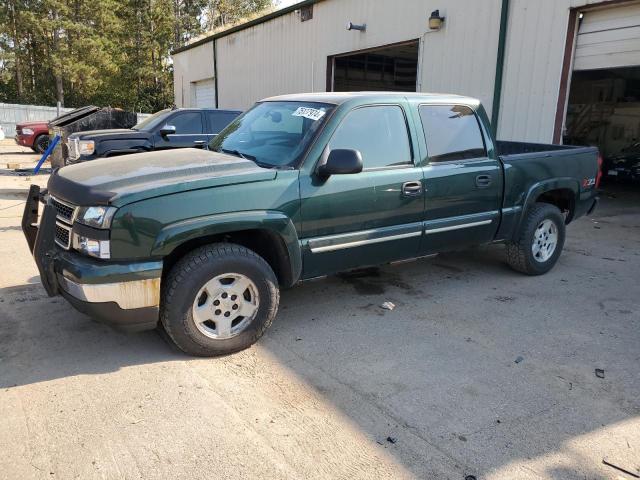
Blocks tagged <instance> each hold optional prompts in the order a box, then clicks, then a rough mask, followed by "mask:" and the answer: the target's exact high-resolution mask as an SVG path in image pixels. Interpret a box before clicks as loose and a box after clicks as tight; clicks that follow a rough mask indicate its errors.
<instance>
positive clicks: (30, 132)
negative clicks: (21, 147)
mask: <svg viewBox="0 0 640 480" xmlns="http://www.w3.org/2000/svg"><path fill="white" fill-rule="evenodd" d="M22 134H23V135H33V130H32V129H31V128H23V129H22Z"/></svg>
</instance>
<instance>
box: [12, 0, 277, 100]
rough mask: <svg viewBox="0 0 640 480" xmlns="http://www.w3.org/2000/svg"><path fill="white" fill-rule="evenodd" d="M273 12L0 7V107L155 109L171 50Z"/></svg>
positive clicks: (32, 2) (169, 84) (160, 6)
mask: <svg viewBox="0 0 640 480" xmlns="http://www.w3.org/2000/svg"><path fill="white" fill-rule="evenodd" d="M272 6H273V0H3V1H2V2H0V102H11V103H33V104H43V105H53V104H55V103H56V101H58V100H59V101H61V102H62V103H63V104H64V105H65V106H68V107H78V106H83V105H88V104H94V105H99V106H107V105H111V106H114V107H121V108H125V109H127V110H132V111H143V112H153V111H156V110H159V109H161V108H164V107H167V106H169V105H171V103H172V102H173V72H172V64H171V59H170V52H171V50H173V49H174V48H177V47H179V46H181V45H184V44H185V43H186V42H188V41H189V40H190V39H192V38H194V37H197V36H199V35H202V34H203V33H204V32H206V31H208V30H213V29H218V28H221V27H222V28H224V27H228V26H230V25H231V24H234V23H235V22H238V21H239V20H240V19H242V18H245V17H247V16H250V15H255V14H256V13H259V12H261V11H264V10H265V9H268V8H270V7H272Z"/></svg>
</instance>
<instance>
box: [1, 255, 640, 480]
mask: <svg viewBox="0 0 640 480" xmlns="http://www.w3.org/2000/svg"><path fill="white" fill-rule="evenodd" d="M574 257H577V256H572V255H567V258H565V259H563V262H566V264H567V266H569V267H573V266H575V265H577V264H578V263H579V262H581V261H582V259H581V258H574ZM564 275H565V272H564V269H563V268H558V269H556V270H554V271H553V272H551V273H550V274H549V275H548V276H545V277H544V278H545V281H544V282H542V281H540V280H536V279H532V278H530V277H525V276H521V275H519V274H516V273H514V272H512V271H511V270H509V269H508V267H506V265H504V262H503V254H502V250H501V249H500V248H498V247H495V246H493V247H483V248H478V249H476V250H471V251H466V252H460V253H456V254H447V255H441V256H439V257H435V258H431V259H423V260H418V261H416V262H413V263H407V264H400V265H394V266H387V267H384V268H382V269H371V270H366V271H361V272H351V273H349V274H346V275H341V276H336V277H330V278H328V279H326V280H323V281H317V282H308V283H306V284H303V285H302V286H299V287H298V288H295V289H292V290H290V291H285V292H283V294H282V300H281V309H280V313H279V315H278V318H277V319H276V321H275V322H274V325H273V327H272V328H271V329H270V330H269V331H267V333H266V335H265V337H264V338H263V339H262V340H261V341H260V343H259V344H258V346H256V347H254V348H253V349H252V352H253V353H255V355H257V356H258V358H260V356H269V358H273V359H275V360H276V361H277V362H278V363H279V364H280V365H282V366H283V367H284V368H286V369H287V370H289V371H290V372H292V373H293V374H294V375H293V377H294V378H296V379H298V380H299V381H300V382H303V383H304V384H305V385H307V386H308V387H309V388H311V389H313V390H314V391H315V392H316V394H317V396H318V397H320V398H322V399H323V401H325V402H329V403H330V404H332V405H333V406H335V408H336V409H337V410H338V411H340V412H341V413H342V414H343V415H344V416H345V417H347V418H348V419H349V421H350V422H351V423H353V424H354V425H356V426H357V427H358V428H359V429H360V430H361V431H362V432H364V434H365V435H366V436H367V437H368V438H370V439H371V442H372V444H375V442H377V443H378V444H379V448H382V449H385V450H386V451H387V453H388V454H389V455H391V456H392V457H393V458H394V459H395V460H396V461H397V462H398V463H399V464H401V465H402V466H403V467H405V468H406V469H407V470H408V471H409V472H411V473H412V474H413V475H415V476H416V477H418V478H445V475H446V476H449V475H454V477H453V478H464V475H470V474H472V475H476V476H477V477H478V478H486V476H487V475H488V474H489V473H495V472H496V471H499V470H500V469H501V468H506V466H508V465H511V464H512V463H513V462H519V463H526V462H528V461H533V460H532V459H536V458H538V457H544V456H545V455H547V454H553V453H554V452H558V451H565V450H566V449H567V448H568V447H567V445H568V444H570V442H571V441H572V439H575V438H576V437H579V436H584V435H590V434H594V432H598V431H599V430H600V429H604V428H608V427H611V428H615V427H614V426H615V425H617V424H624V422H628V421H629V420H633V419H634V418H635V419H636V421H637V417H638V416H639V415H640V403H639V402H638V398H640V380H639V379H638V378H637V376H636V373H637V372H635V366H637V358H636V359H635V360H634V359H633V358H632V357H633V355H635V354H633V353H630V352H633V351H635V352H637V349H636V350H634V349H635V346H637V343H638V340H640V338H639V336H640V334H639V333H638V330H639V329H637V328H635V329H632V327H633V325H634V322H636V323H635V325H636V327H637V320H635V317H633V316H631V315H628V314H623V313H620V311H634V308H635V307H637V305H635V303H634V302H635V299H632V298H627V299H621V300H620V302H619V303H618V304H616V306H615V309H614V310H611V311H610V312H608V313H609V314H610V316H608V318H607V322H608V326H607V327H606V328H604V329H603V327H602V325H601V323H600V318H601V313H600V312H599V311H594V310H593V305H591V303H590V302H589V301H588V300H585V298H588V295H586V296H585V295H584V294H583V297H576V298H573V299H572V297H571V294H573V293H575V292H573V291H572V290H571V289H570V288H569V287H568V286H567V282H566V281H564V280H566V279H565V278H564ZM548 295H552V296H553V301H552V302H550V303H548V302H543V306H544V308H540V304H541V303H540V302H541V299H543V298H548V297H545V296H548ZM564 299H568V300H567V301H564ZM385 302H390V303H391V304H392V305H393V306H392V307H391V309H390V310H389V309H385V308H383V307H382V304H383V303H385ZM595 302H596V299H595V298H594V299H593V303H594V304H595ZM581 303H583V304H581ZM611 308H614V307H611ZM0 317H1V318H0V320H1V321H0V358H1V359H2V361H1V362H0V388H3V389H11V388H13V387H16V386H20V385H28V384H33V383H39V382H46V381H50V380H55V379H59V378H64V377H70V376H77V375H92V374H102V373H109V372H114V371H118V370H120V369H122V368H125V367H129V366H135V365H144V364H152V363H161V362H175V361H185V360H189V357H186V356H185V355H183V354H181V353H179V352H177V351H175V350H174V349H173V348H171V347H169V346H168V345H167V344H166V343H165V342H164V341H163V340H162V338H161V336H160V335H158V334H157V333H156V332H147V333H142V334H136V335H126V334H120V333H118V332H115V331H113V330H111V329H109V328H107V327H104V326H102V325H99V324H96V323H94V322H92V321H91V320H89V319H88V318H87V317H85V316H83V315H81V314H79V313H77V312H75V311H74V310H72V309H71V308H70V307H69V306H68V305H67V304H66V302H64V301H63V300H62V299H60V298H53V299H51V298H48V297H47V296H46V294H45V293H44V292H43V290H42V288H41V287H40V285H24V286H20V287H9V288H4V289H0ZM559 318H561V319H562V320H563V321H561V322H559V321H558V319H559ZM600 331H605V335H606V338H609V336H616V339H615V340H611V342H612V343H609V344H608V345H609V346H608V347H607V348H605V349H600V347H598V345H599V344H598V342H606V340H605V337H602V336H601V334H600V333H599V332H600ZM584 332H587V333H584ZM625 335H626V336H625ZM594 337H595V338H594ZM594 352H596V353H594ZM255 355H254V358H253V361H255ZM594 356H596V357H597V358H598V363H597V364H594V363H590V362H591V360H590V359H592V358H593V357H594ZM231 358H233V360H234V363H240V364H241V363H243V362H245V361H248V360H247V357H245V356H243V354H240V355H238V356H234V357H231ZM518 358H522V360H520V361H516V360H517V359H518ZM210 362H211V363H209V364H199V365H200V366H199V369H200V370H204V369H205V368H211V369H215V368H217V364H218V363H219V362H224V360H221V359H211V360H210ZM203 365H204V366H203ZM598 366H606V369H607V372H609V371H612V375H614V376H615V378H616V380H617V382H619V384H620V385H624V387H620V386H617V385H616V383H614V381H613V380H605V381H602V380H600V379H598V378H596V377H595V376H594V375H593V369H594V368H595V367H598ZM607 375H609V373H607ZM252 381H256V382H258V381H260V379H254V380H252ZM265 381H270V379H269V378H268V377H266V380H265ZM289 381H291V380H289ZM257 388H259V386H258V387H257ZM533 425H535V427H534V426H533ZM388 439H391V440H392V441H390V440H388ZM320 441H326V440H320ZM632 447H633V449H636V450H630V451H631V452H637V451H638V450H637V449H638V446H637V445H633V446H632ZM630 448H631V447H630ZM569 450H570V449H569ZM569 453H571V452H569ZM601 453H603V452H600V451H598V452H597V454H598V455H600V454H601ZM604 453H607V452H604ZM626 455H629V453H626ZM569 456H570V457H571V455H569ZM571 458H573V460H572V461H571V464H569V465H558V466H556V467H554V469H553V470H549V471H548V472H547V473H545V471H544V469H542V470H536V472H535V473H536V475H534V477H537V476H538V475H539V476H543V477H544V476H545V475H550V476H551V478H567V479H569V478H577V477H576V472H577V471H579V472H581V473H582V474H584V475H586V476H587V477H588V478H603V476H602V475H601V473H600V472H601V471H600V470H598V469H597V468H596V466H595V465H596V464H599V463H600V461H601V459H600V458H586V459H585V458H584V457H581V456H580V455H578V454H573V457H571ZM549 468H550V467H549ZM523 472H524V470H522V471H520V470H516V472H515V473H514V474H512V475H511V478H524V477H527V478H529V477H528V476H527V475H525V474H524V473H523ZM530 474H531V472H528V475H529V476H530ZM456 475H458V476H457V477H456ZM501 478H508V475H507V476H505V477H501ZM532 478H533V477H532ZM580 478H582V476H581V477H580Z"/></svg>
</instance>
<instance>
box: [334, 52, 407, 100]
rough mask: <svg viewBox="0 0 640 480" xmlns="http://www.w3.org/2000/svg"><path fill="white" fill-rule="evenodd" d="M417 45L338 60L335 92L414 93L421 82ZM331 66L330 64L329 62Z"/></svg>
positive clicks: (336, 62)
mask: <svg viewBox="0 0 640 480" xmlns="http://www.w3.org/2000/svg"><path fill="white" fill-rule="evenodd" d="M418 51H419V44H418V41H417V40H415V41H411V42H408V43H403V44H401V45H392V46H387V47H380V48H376V49H372V50H367V51H363V52H355V53H350V54H345V55H339V56H335V57H333V58H330V61H331V60H332V67H333V78H332V79H331V80H332V82H331V85H328V87H329V88H327V90H333V91H334V92H359V91H400V92H415V91H416V90H417V81H418ZM330 65H331V62H330Z"/></svg>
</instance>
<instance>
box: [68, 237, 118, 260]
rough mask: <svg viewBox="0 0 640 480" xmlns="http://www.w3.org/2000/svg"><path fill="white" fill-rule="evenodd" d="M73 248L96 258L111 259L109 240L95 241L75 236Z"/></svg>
mask: <svg viewBox="0 0 640 480" xmlns="http://www.w3.org/2000/svg"><path fill="white" fill-rule="evenodd" d="M73 248H74V249H75V250H77V251H79V252H81V253H84V254H86V255H90V256H92V257H96V258H111V247H110V244H109V240H94V239H93V238H89V237H85V236H84V235H78V234H77V233H74V234H73Z"/></svg>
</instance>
